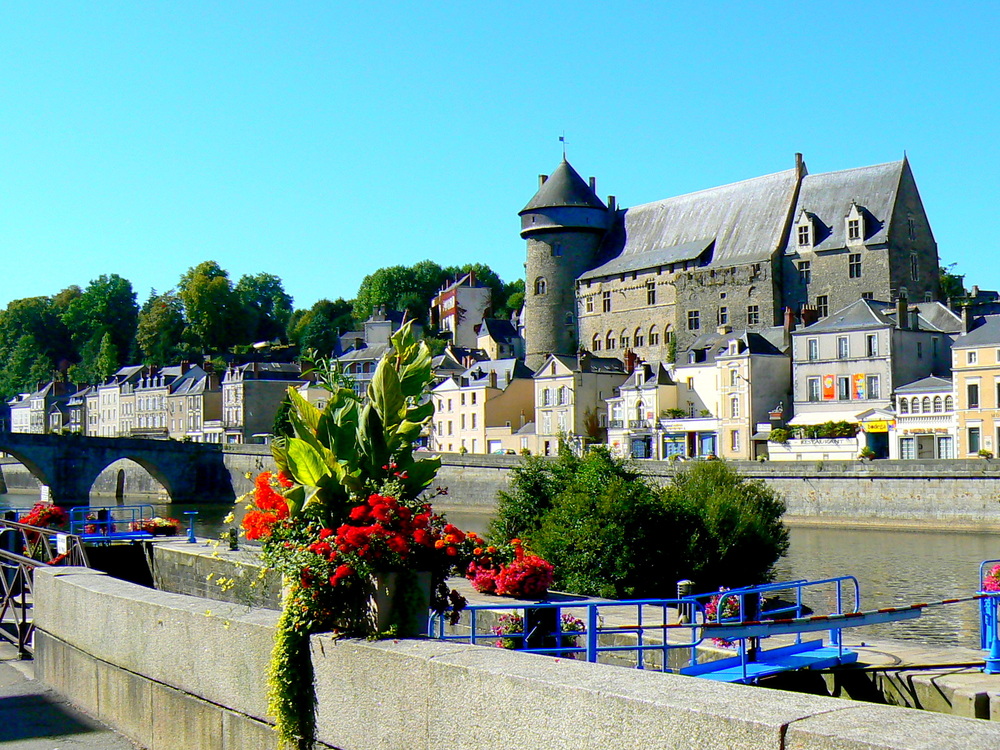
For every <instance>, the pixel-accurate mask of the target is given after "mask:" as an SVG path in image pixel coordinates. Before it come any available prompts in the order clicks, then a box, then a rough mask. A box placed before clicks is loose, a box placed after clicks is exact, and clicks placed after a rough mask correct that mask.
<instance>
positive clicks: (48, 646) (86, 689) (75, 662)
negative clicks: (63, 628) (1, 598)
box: [35, 630, 100, 716]
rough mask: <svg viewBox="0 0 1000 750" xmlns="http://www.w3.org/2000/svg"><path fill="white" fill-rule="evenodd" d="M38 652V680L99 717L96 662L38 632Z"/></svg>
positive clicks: (36, 638)
mask: <svg viewBox="0 0 1000 750" xmlns="http://www.w3.org/2000/svg"><path fill="white" fill-rule="evenodd" d="M35 652H36V654H38V655H39V656H40V658H39V659H38V660H37V663H36V674H37V677H38V679H39V680H41V681H42V682H44V683H45V684H47V685H49V686H50V687H52V688H54V689H55V690H56V691H57V692H59V693H62V694H63V695H65V696H66V697H67V698H69V699H70V700H71V701H72V702H73V703H74V704H76V705H77V706H79V707H80V708H82V709H83V710H84V711H86V712H87V713H89V714H91V715H93V716H97V715H98V713H99V705H100V704H99V699H98V691H97V665H96V663H95V662H94V660H93V659H91V658H90V657H88V656H87V655H86V654H85V653H82V652H81V651H79V650H78V649H75V648H73V647H71V646H70V645H68V644H66V643H64V642H62V641H60V640H59V639H58V638H53V637H50V636H48V635H47V634H46V633H44V632H41V631H38V630H36V631H35Z"/></svg>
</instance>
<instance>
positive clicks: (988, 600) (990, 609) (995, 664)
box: [978, 560, 1000, 674]
mask: <svg viewBox="0 0 1000 750" xmlns="http://www.w3.org/2000/svg"><path fill="white" fill-rule="evenodd" d="M994 565H1000V560H984V561H983V562H982V564H981V565H980V566H979V586H978V590H979V593H980V594H981V595H982V596H983V598H982V599H980V600H979V647H980V648H981V649H983V650H984V651H985V652H986V656H985V662H986V663H985V665H984V666H983V671H984V672H985V673H986V674H997V673H1000V592H997V591H986V590H985V589H984V588H983V582H984V581H985V580H986V569H987V568H988V567H992V566H994Z"/></svg>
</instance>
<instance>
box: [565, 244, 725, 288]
mask: <svg viewBox="0 0 1000 750" xmlns="http://www.w3.org/2000/svg"><path fill="white" fill-rule="evenodd" d="M713 242H715V240H713V239H700V240H694V241H692V242H682V243H681V244H679V245H671V246H670V247H664V248H660V249H657V250H651V251H649V252H646V253H639V254H624V253H623V254H622V255H619V256H618V257H617V258H612V259H611V260H609V261H608V262H606V263H604V264H602V265H600V266H598V267H597V268H595V269H593V270H592V271H587V272H586V273H584V274H581V275H580V279H581V280H584V281H585V280H587V279H594V278H599V277H602V276H614V275H616V274H619V273H629V272H631V271H641V270H643V269H645V268H654V267H656V266H669V265H670V264H671V263H683V262H685V261H689V260H697V259H698V258H700V257H701V256H702V253H704V252H705V251H706V250H707V249H708V248H709V247H711V245H712V243H713Z"/></svg>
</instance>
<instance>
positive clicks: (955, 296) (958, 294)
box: [938, 263, 968, 301]
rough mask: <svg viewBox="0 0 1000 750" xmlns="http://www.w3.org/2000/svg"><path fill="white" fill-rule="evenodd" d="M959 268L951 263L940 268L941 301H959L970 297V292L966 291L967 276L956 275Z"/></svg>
mask: <svg viewBox="0 0 1000 750" xmlns="http://www.w3.org/2000/svg"><path fill="white" fill-rule="evenodd" d="M957 266H958V264H957V263H950V264H948V265H947V266H944V265H942V266H939V268H938V279H939V286H940V299H942V300H946V301H947V300H959V299H964V298H965V297H967V296H968V292H966V291H965V274H958V273H955V268H956V267H957Z"/></svg>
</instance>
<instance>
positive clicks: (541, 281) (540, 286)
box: [535, 276, 546, 294]
mask: <svg viewBox="0 0 1000 750" xmlns="http://www.w3.org/2000/svg"><path fill="white" fill-rule="evenodd" d="M545 289H546V285H545V277H544V276H539V277H538V278H537V279H535V294H545Z"/></svg>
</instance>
